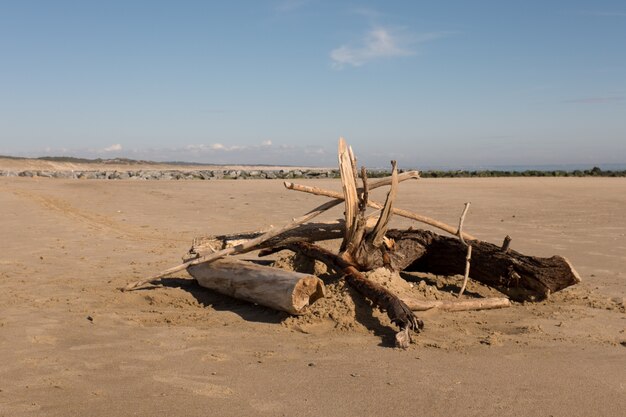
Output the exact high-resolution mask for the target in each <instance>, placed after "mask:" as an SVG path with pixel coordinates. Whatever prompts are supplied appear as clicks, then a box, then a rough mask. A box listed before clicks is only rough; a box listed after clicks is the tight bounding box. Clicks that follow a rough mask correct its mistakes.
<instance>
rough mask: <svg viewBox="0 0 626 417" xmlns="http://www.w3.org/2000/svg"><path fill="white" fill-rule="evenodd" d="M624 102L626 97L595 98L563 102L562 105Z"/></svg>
mask: <svg viewBox="0 0 626 417" xmlns="http://www.w3.org/2000/svg"><path fill="white" fill-rule="evenodd" d="M622 102H626V96H595V97H581V98H575V99H571V100H565V101H564V103H571V104H610V103H622Z"/></svg>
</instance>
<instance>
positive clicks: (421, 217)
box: [283, 174, 477, 240]
mask: <svg viewBox="0 0 626 417" xmlns="http://www.w3.org/2000/svg"><path fill="white" fill-rule="evenodd" d="M401 175H402V174H400V175H399V176H398V177H400V176H401ZM283 184H284V185H285V188H287V189H288V190H293V191H301V192H305V193H309V194H315V195H319V196H324V197H330V198H337V199H339V198H341V199H343V197H342V195H341V194H340V193H337V192H335V191H329V190H325V189H323V188H318V187H310V186H307V185H301V184H294V183H292V182H288V181H285V182H284V183H283ZM367 205H368V206H369V207H372V208H375V209H382V208H383V204H382V203H379V202H376V201H368V202H367ZM393 214H396V215H398V216H400V217H406V218H407V219H411V220H415V221H418V222H420V223H424V224H427V225H430V226H433V227H436V228H438V229H441V230H443V231H446V232H448V233H450V234H453V235H456V234H457V230H458V229H457V228H456V227H454V226H451V225H449V224H447V223H444V222H441V221H439V220H435V219H433V218H431V217H428V216H424V215H421V214H418V213H414V212H412V211H409V210H404V209H400V208H394V209H393ZM463 238H464V239H467V240H477V239H476V237H474V236H472V235H471V234H469V233H467V232H463Z"/></svg>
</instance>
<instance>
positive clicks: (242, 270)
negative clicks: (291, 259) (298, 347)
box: [188, 258, 324, 315]
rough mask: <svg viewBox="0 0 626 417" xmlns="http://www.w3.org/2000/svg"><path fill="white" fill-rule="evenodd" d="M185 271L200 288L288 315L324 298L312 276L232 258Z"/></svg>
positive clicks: (300, 311) (320, 285)
mask: <svg viewBox="0 0 626 417" xmlns="http://www.w3.org/2000/svg"><path fill="white" fill-rule="evenodd" d="M188 272H189V274H190V275H191V276H192V277H194V278H195V279H196V280H197V281H198V284H200V286H202V287H205V288H209V289H211V290H213V291H217V292H219V293H221V294H225V295H228V296H231V297H234V298H238V299H241V300H246V301H250V302H252V303H257V304H260V305H263V306H266V307H270V308H273V309H276V310H281V311H285V312H287V313H289V314H295V315H298V314H303V313H304V312H305V311H306V308H307V307H308V306H309V305H310V304H312V303H313V302H315V301H316V300H317V299H319V298H322V297H324V283H323V282H322V280H321V279H319V278H317V277H316V276H314V275H308V274H302V273H300V272H293V271H286V270H284V269H278V268H271V267H269V266H262V265H256V264H253V263H250V262H243V261H239V260H236V259H232V258H226V259H218V260H216V261H215V262H211V263H206V262H205V263H202V264H199V265H192V266H190V267H189V268H188Z"/></svg>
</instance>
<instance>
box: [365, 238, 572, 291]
mask: <svg viewBox="0 0 626 417" xmlns="http://www.w3.org/2000/svg"><path fill="white" fill-rule="evenodd" d="M387 235H388V236H389V237H390V238H392V239H393V240H394V241H395V242H396V244H395V252H394V253H393V255H392V256H391V259H392V260H394V261H396V260H397V263H396V264H395V266H394V267H395V268H397V269H398V270H407V271H421V272H429V273H432V274H438V275H462V274H463V273H464V271H465V268H466V252H467V249H466V248H465V246H463V244H462V243H461V242H460V241H459V240H458V239H456V238H452V237H447V236H441V235H438V234H436V233H433V232H430V231H426V230H390V231H389V232H388V234H387ZM374 255H375V254H374ZM361 261H363V260H361ZM367 262H368V268H372V267H378V266H382V265H383V260H382V258H380V257H379V258H378V259H377V258H376V257H374V256H372V257H370V258H368V259H367ZM470 264H471V269H470V273H469V277H470V278H472V279H474V280H476V281H479V282H481V283H483V284H486V285H489V286H491V287H494V288H497V289H498V290H500V291H502V292H503V293H505V294H507V295H509V296H510V297H512V298H514V299H520V300H532V299H543V298H546V297H548V296H549V295H550V294H551V293H554V292H556V291H559V290H562V289H563V288H566V287H569V286H570V285H574V284H577V283H579V282H580V276H579V275H578V273H577V272H576V270H575V269H574V268H573V267H572V265H571V263H570V262H569V261H568V260H567V259H566V258H564V257H562V256H553V257H551V258H540V257H535V256H527V255H523V254H521V253H519V252H517V251H514V250H511V249H508V250H507V251H502V248H501V247H500V246H497V245H494V244H491V243H488V242H482V241H473V242H472V252H471V261H470ZM392 265H394V264H393V262H392Z"/></svg>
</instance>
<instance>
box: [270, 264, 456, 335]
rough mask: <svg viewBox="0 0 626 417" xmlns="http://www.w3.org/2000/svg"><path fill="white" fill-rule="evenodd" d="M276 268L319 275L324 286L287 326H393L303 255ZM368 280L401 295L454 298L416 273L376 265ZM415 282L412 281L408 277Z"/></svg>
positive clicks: (350, 328) (373, 328) (372, 328)
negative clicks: (322, 294) (316, 298)
mask: <svg viewBox="0 0 626 417" xmlns="http://www.w3.org/2000/svg"><path fill="white" fill-rule="evenodd" d="M274 266H275V267H278V268H283V269H288V270H292V271H299V272H304V273H312V274H315V275H317V276H318V277H320V278H321V279H322V280H323V281H324V284H325V286H326V296H325V297H324V298H322V299H319V300H317V301H316V302H315V303H313V304H312V305H311V306H310V307H309V309H308V311H307V313H306V314H304V315H302V316H294V317H288V318H286V319H285V320H284V321H283V322H282V324H283V325H284V326H286V327H288V328H291V329H294V330H298V331H303V332H306V333H308V332H310V331H312V330H313V329H314V328H318V327H330V328H333V329H337V330H343V331H360V332H370V331H376V330H377V329H379V328H380V327H381V326H385V327H388V326H392V324H391V322H390V321H389V318H388V317H387V315H386V313H384V312H382V311H380V310H378V309H377V308H373V306H372V304H371V303H370V302H369V301H368V300H366V299H365V298H364V297H363V296H362V295H361V294H359V293H358V292H356V291H355V290H354V289H352V288H351V287H350V286H349V285H348V284H347V283H346V282H345V281H344V280H343V279H342V277H341V275H338V274H336V273H335V272H334V271H329V270H328V269H327V267H326V265H324V264H323V263H321V262H319V261H314V260H312V259H310V258H307V257H305V256H302V255H292V254H289V255H284V256H282V257H280V258H279V259H277V260H276V261H275V263H274ZM365 275H366V276H367V277H368V279H370V280H372V281H374V282H376V283H378V284H380V285H382V286H383V287H385V288H386V289H388V290H389V291H391V292H392V293H394V294H397V295H398V296H399V297H400V298H403V297H410V298H414V299H420V300H441V299H447V298H454V297H453V295H452V294H450V293H445V292H444V291H441V290H440V289H438V288H437V286H436V285H434V284H433V285H430V284H428V283H427V282H426V280H423V279H420V278H419V277H416V276H411V275H408V274H407V275H404V274H403V275H404V276H401V275H400V274H399V273H396V272H390V271H388V270H387V269H385V268H378V269H375V270H373V271H370V272H367V273H366V274H365ZM405 278H408V279H411V280H415V281H418V282H419V283H413V282H409V281H407V279H405Z"/></svg>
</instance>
